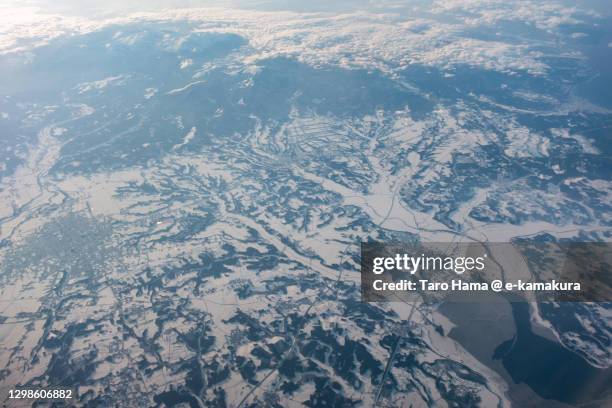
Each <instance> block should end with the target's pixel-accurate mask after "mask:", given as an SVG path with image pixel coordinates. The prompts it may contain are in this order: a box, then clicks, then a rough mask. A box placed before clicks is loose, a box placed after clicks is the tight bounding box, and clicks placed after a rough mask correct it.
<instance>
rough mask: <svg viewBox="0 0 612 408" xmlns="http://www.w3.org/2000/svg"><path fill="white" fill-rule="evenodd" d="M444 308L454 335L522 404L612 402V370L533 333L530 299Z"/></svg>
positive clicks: (498, 299) (485, 300)
mask: <svg viewBox="0 0 612 408" xmlns="http://www.w3.org/2000/svg"><path fill="white" fill-rule="evenodd" d="M514 300H516V299H514ZM439 310H440V312H441V313H443V314H444V315H445V316H447V317H448V318H449V319H450V320H451V321H452V322H453V323H454V324H456V327H455V328H453V329H452V330H451V331H450V333H449V336H450V337H451V338H453V339H455V340H456V341H458V342H459V343H460V344H461V345H462V346H463V347H464V348H465V349H466V350H467V351H468V352H470V353H471V354H472V355H473V356H474V357H476V358H477V359H478V360H479V361H481V362H482V363H483V364H485V365H487V366H488V367H490V368H492V369H493V370H495V371H496V372H497V373H498V374H499V375H500V376H501V377H502V378H503V379H504V380H505V382H506V383H507V384H508V386H509V390H508V394H509V397H510V399H511V400H512V401H513V403H514V404H516V405H517V406H530V407H531V406H534V407H535V406H538V407H555V408H557V407H567V406H572V405H576V404H585V405H587V406H596V407H599V406H612V405H611V404H612V399H611V396H610V390H612V369H609V368H608V369H600V368H597V367H594V366H592V365H590V364H589V363H588V362H587V361H586V360H584V359H583V358H582V357H580V356H579V355H577V354H575V353H573V352H572V351H570V350H568V349H566V348H565V347H563V346H562V345H561V344H559V343H558V342H557V341H555V340H554V339H552V338H547V337H543V335H541V334H539V333H536V332H534V329H533V328H532V326H531V321H530V314H529V304H528V303H526V302H522V301H520V302H519V301H509V299H505V298H503V297H501V296H495V297H491V298H483V299H480V300H479V301H473V302H468V301H464V300H461V301H455V302H448V303H445V304H443V305H442V306H441V307H440V309H439ZM482 333H487V335H486V336H483V335H482ZM489 380H492V379H489ZM606 394H608V395H606Z"/></svg>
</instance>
